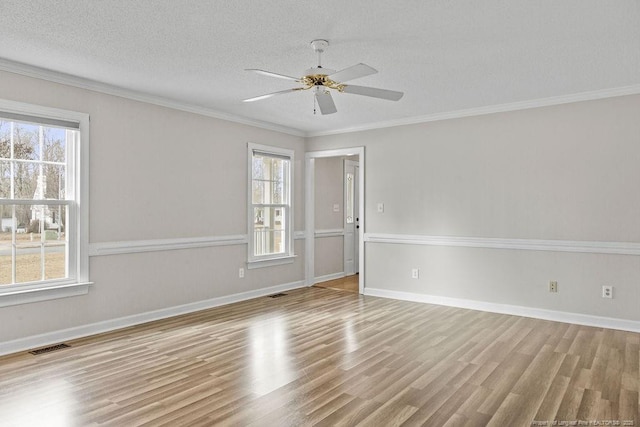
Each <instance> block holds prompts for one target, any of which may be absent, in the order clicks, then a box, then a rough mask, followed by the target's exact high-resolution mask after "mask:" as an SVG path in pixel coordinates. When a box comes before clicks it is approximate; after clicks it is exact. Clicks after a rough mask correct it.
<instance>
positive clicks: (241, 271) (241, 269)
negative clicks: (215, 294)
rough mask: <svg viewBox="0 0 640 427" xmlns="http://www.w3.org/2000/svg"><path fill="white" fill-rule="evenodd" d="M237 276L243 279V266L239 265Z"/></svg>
mask: <svg viewBox="0 0 640 427" xmlns="http://www.w3.org/2000/svg"><path fill="white" fill-rule="evenodd" d="M238 277H239V278H241V279H244V268H242V267H240V268H239V269H238Z"/></svg>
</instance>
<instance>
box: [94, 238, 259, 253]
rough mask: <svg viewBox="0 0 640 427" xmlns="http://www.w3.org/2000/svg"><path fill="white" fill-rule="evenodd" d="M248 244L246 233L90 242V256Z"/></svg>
mask: <svg viewBox="0 0 640 427" xmlns="http://www.w3.org/2000/svg"><path fill="white" fill-rule="evenodd" d="M245 244H247V235H246V234H236V235H229V236H209V237H184V238H177V239H153V240H131V241H125V242H103V243H91V244H89V256H101V255H120V254H133V253H138V252H156V251H173V250H177V249H192V248H207V247H211V246H232V245H245Z"/></svg>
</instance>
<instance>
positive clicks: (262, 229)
mask: <svg viewBox="0 0 640 427" xmlns="http://www.w3.org/2000/svg"><path fill="white" fill-rule="evenodd" d="M285 221H286V216H285V208H283V207H271V206H270V207H261V208H254V255H256V256H260V255H268V254H281V253H284V252H285V249H286V244H285V243H286V240H285V234H284V233H285V229H286V227H285V225H286V223H285Z"/></svg>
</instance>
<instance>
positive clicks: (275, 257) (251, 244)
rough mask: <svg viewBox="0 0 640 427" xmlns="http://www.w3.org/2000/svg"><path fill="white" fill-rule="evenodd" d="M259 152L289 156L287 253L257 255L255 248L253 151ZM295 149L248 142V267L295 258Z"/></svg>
mask: <svg viewBox="0 0 640 427" xmlns="http://www.w3.org/2000/svg"><path fill="white" fill-rule="evenodd" d="M254 152H259V153H263V154H266V155H269V154H271V155H273V156H276V157H288V158H289V177H288V180H289V182H288V184H289V185H288V186H287V187H288V188H287V191H288V200H289V206H288V210H289V212H288V215H285V218H286V224H285V227H284V230H285V238H284V240H285V253H284V254H269V255H263V256H255V255H254V248H255V239H254V237H255V230H254V218H253V212H254V211H253V209H254V204H253V198H252V195H253V173H252V172H253V153H254ZM294 161H295V158H294V151H293V150H290V149H287V148H281V147H273V146H268V145H261V144H253V143H248V144H247V243H248V245H247V246H248V250H247V268H249V269H252V268H260V267H268V266H272V265H280V264H288V263H292V262H293V261H294V259H295V254H294V249H293V216H294V199H293V193H294V192H293V177H294V176H295V175H294V167H293V165H294Z"/></svg>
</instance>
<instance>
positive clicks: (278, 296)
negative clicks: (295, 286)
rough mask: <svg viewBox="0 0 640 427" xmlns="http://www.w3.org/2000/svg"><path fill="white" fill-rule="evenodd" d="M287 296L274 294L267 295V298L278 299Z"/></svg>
mask: <svg viewBox="0 0 640 427" xmlns="http://www.w3.org/2000/svg"><path fill="white" fill-rule="evenodd" d="M284 296H287V294H283V293H282V292H281V293H279V294H275V295H269V298H280V297H284Z"/></svg>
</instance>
